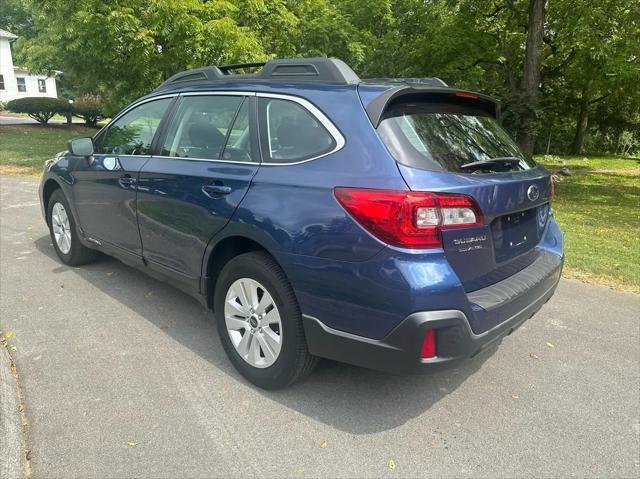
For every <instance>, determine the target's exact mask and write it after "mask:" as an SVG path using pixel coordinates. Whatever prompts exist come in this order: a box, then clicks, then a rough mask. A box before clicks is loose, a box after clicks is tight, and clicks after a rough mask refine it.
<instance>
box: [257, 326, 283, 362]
mask: <svg viewBox="0 0 640 479" xmlns="http://www.w3.org/2000/svg"><path fill="white" fill-rule="evenodd" d="M262 333H263V337H264V340H265V341H266V342H267V344H268V345H269V347H270V348H271V350H272V351H273V352H274V353H275V354H276V356H277V355H278V353H279V352H280V341H281V339H282V338H281V337H280V336H279V335H278V334H276V332H275V331H274V330H273V329H271V328H263V329H262Z"/></svg>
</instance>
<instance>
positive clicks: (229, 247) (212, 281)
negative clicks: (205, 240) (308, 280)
mask: <svg viewBox="0 0 640 479" xmlns="http://www.w3.org/2000/svg"><path fill="white" fill-rule="evenodd" d="M251 251H263V252H265V253H266V254H268V255H269V256H270V257H271V258H273V260H274V261H275V262H276V263H277V264H278V266H280V268H281V269H282V270H283V271H284V272H285V276H287V279H288V275H287V273H286V269H285V268H284V267H283V264H282V262H281V261H279V260H278V257H277V256H276V255H274V254H273V253H272V252H271V251H270V249H269V248H267V247H266V246H264V244H263V243H262V242H260V241H258V240H256V239H255V238H251V237H249V236H247V235H243V234H231V235H228V236H225V237H224V238H221V239H220V240H219V241H218V242H216V243H215V245H213V246H212V247H211V248H210V249H208V252H207V254H206V255H205V261H204V269H203V271H204V275H205V276H204V278H205V281H204V285H203V292H204V294H205V296H206V300H207V307H208V308H209V309H211V310H213V298H214V295H215V290H216V283H217V280H218V277H219V276H220V272H221V271H222V268H224V266H225V265H226V264H227V263H228V262H229V261H230V260H231V259H233V258H235V257H236V256H238V255H241V254H244V253H249V252H251Z"/></svg>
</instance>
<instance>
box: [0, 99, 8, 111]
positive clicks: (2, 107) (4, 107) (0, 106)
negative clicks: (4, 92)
mask: <svg viewBox="0 0 640 479" xmlns="http://www.w3.org/2000/svg"><path fill="white" fill-rule="evenodd" d="M0 111H7V103H6V102H4V101H0Z"/></svg>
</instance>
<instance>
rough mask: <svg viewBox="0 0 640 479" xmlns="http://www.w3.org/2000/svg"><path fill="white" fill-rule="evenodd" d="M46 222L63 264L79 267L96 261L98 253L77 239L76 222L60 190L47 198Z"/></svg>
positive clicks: (54, 246)
mask: <svg viewBox="0 0 640 479" xmlns="http://www.w3.org/2000/svg"><path fill="white" fill-rule="evenodd" d="M65 217H66V221H65ZM47 221H48V223H49V234H50V235H51V242H52V243H53V248H54V249H55V250H56V253H57V255H58V257H59V258H60V260H61V261H62V262H63V263H64V264H66V265H69V266H80V265H83V264H87V263H91V262H93V261H95V260H96V258H97V256H98V252H97V251H95V250H92V249H90V248H87V247H86V246H84V245H83V244H82V243H81V242H80V239H79V238H78V233H77V230H76V221H75V218H74V217H73V213H71V208H70V207H69V202H68V201H67V198H66V197H65V196H64V193H63V192H62V190H59V189H58V190H55V191H54V192H53V193H52V194H51V197H50V198H49V204H48V205H47Z"/></svg>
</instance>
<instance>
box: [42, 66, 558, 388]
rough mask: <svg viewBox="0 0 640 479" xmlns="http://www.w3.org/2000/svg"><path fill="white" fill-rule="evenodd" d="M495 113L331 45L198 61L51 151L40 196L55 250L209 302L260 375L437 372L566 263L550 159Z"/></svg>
mask: <svg viewBox="0 0 640 479" xmlns="http://www.w3.org/2000/svg"><path fill="white" fill-rule="evenodd" d="M260 67H261V69H259V71H257V72H256V73H246V72H247V71H248V70H249V71H250V70H251V69H257V68H260ZM499 114H500V113H499V106H498V103H497V102H496V101H495V100H493V99H492V98H490V97H488V96H485V95H482V94H478V93H472V92H469V91H464V90H459V89H455V88H449V87H447V86H446V85H445V84H444V83H443V82H442V81H440V80H438V79H437V78H420V79H394V80H385V79H382V80H361V79H359V78H358V76H357V75H356V74H355V73H354V72H353V71H352V70H351V69H350V68H349V67H348V66H347V65H346V64H345V63H343V62H341V61H340V60H336V59H326V58H307V59H286V60H271V61H269V62H267V63H266V64H247V65H229V66H223V67H205V68H198V69H194V70H189V71H186V72H183V73H179V74H177V75H174V76H173V77H171V78H169V79H168V80H167V81H166V82H164V83H163V84H162V85H160V86H159V87H158V88H157V89H156V90H154V91H153V92H152V93H150V94H149V95H147V96H145V97H143V98H140V99H139V100H137V101H136V102H134V103H133V104H131V105H130V106H128V107H127V108H126V109H125V110H124V111H122V112H121V113H120V114H119V115H117V116H116V117H115V118H114V119H113V121H111V123H109V124H108V125H107V126H106V127H104V128H103V129H102V130H100V131H99V132H98V133H97V134H96V135H95V136H94V137H93V138H79V139H76V140H72V141H71V142H69V151H68V152H63V153H60V154H58V155H57V156H56V157H55V158H54V159H53V160H50V161H48V162H47V166H46V170H45V173H44V176H43V178H42V183H41V187H40V199H41V203H42V211H43V214H44V216H45V218H46V222H47V225H48V226H49V228H50V232H51V238H52V242H53V247H54V248H55V250H56V253H57V254H58V256H59V257H60V259H61V260H62V261H63V262H64V263H65V264H68V265H73V266H76V265H80V264H83V263H87V262H89V261H91V260H93V259H94V258H96V254H97V252H98V251H100V252H103V253H106V254H108V255H111V256H114V257H116V258H118V259H120V260H121V261H123V262H125V263H127V264H129V265H132V266H135V267H137V268H140V269H142V270H144V271H146V272H148V273H149V274H151V275H153V276H155V277H157V278H160V279H163V280H165V281H169V282H171V283H173V284H175V285H176V286H177V287H179V288H181V289H182V290H184V291H186V292H188V293H189V294H191V295H193V296H195V297H196V298H198V300H199V301H200V302H201V303H202V304H203V305H204V306H205V307H207V308H209V309H211V310H213V312H214V315H215V319H216V322H217V326H218V330H219V333H220V339H221V341H222V345H223V347H224V349H225V351H226V353H227V355H228V356H229V359H230V360H231V362H232V363H233V364H234V366H235V367H236V368H237V369H238V371H239V372H240V373H241V374H242V375H243V376H244V377H246V378H247V379H248V380H249V381H251V382H252V383H254V384H256V385H258V386H260V387H263V388H270V389H274V388H281V387H285V386H287V385H289V384H291V383H292V382H293V381H295V380H297V379H299V378H301V377H303V376H304V375H306V374H307V373H309V372H310V371H311V370H312V368H313V366H314V364H315V363H316V361H317V358H330V359H334V360H338V361H343V362H347V363H351V364H355V365H359V366H364V367H369V368H374V369H380V370H384V371H389V372H394V373H408V372H420V371H433V370H438V369H440V368H443V367H446V366H449V365H452V364H455V363H456V362H458V361H460V360H463V359H466V358H470V357H472V356H474V355H475V354H476V353H478V352H479V351H480V350H482V349H483V348H485V347H487V346H488V345H490V344H492V343H496V342H498V341H499V340H501V339H502V338H503V337H504V336H506V335H508V334H510V333H511V332H512V331H513V330H515V329H516V328H517V327H518V326H520V325H521V324H522V323H523V322H524V321H526V320H527V319H528V318H530V317H531V316H532V315H533V314H534V313H535V312H536V311H538V309H540V307H541V306H542V305H543V304H544V303H545V302H546V301H547V300H548V299H549V298H550V297H551V296H552V295H553V293H554V291H555V288H556V285H557V283H558V280H559V277H560V272H561V269H562V264H563V257H564V253H563V237H562V233H561V232H560V230H559V228H558V225H557V224H556V222H555V220H554V218H553V213H552V212H551V209H550V205H549V203H550V200H551V197H552V194H553V185H552V183H551V180H550V175H549V173H548V172H547V171H546V170H545V169H544V168H542V167H540V166H537V165H536V164H535V163H534V162H533V161H532V160H531V159H530V158H528V157H526V156H524V155H523V154H522V152H521V151H520V150H519V149H518V147H517V146H516V145H515V144H514V142H513V141H512V140H511V138H509V136H508V135H507V134H506V133H505V131H504V130H503V129H502V128H501V127H500V125H499V123H498V121H497V120H498V118H499Z"/></svg>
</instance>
